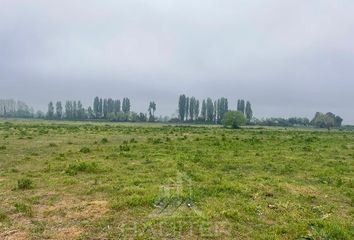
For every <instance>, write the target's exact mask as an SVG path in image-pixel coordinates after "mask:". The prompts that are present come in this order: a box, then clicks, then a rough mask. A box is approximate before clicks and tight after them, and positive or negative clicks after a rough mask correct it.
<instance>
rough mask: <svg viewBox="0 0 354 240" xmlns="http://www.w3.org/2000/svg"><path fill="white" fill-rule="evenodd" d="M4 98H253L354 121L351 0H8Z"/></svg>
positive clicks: (3, 16)
mask: <svg viewBox="0 0 354 240" xmlns="http://www.w3.org/2000/svg"><path fill="white" fill-rule="evenodd" d="M0 85H1V86H0V98H14V99H19V100H24V101H26V102H27V103H28V104H30V105H32V106H34V107H36V108H37V109H38V108H40V109H43V110H44V109H45V108H46V105H47V103H48V102H49V101H50V100H52V101H56V100H66V99H72V100H75V99H76V100H82V101H83V103H84V104H85V105H86V106H87V105H88V104H90V105H91V104H92V99H93V98H94V96H96V95H98V96H102V97H112V98H123V97H125V96H126V97H130V98H131V101H132V108H133V109H132V110H134V111H144V112H145V111H146V110H147V105H148V101H150V100H155V101H156V103H157V108H158V111H157V114H158V115H159V114H163V115H171V114H174V113H175V112H176V109H177V101H178V95H179V94H180V93H185V94H187V95H194V96H196V97H198V98H204V97H207V96H210V97H212V98H217V97H222V96H225V97H228V99H229V105H230V107H231V108H235V107H236V101H237V99H238V98H244V99H247V100H250V101H251V102H252V104H253V109H254V113H255V116H256V117H260V118H261V117H269V116H278V117H289V116H304V117H312V116H313V115H314V113H315V112H316V111H322V112H328V111H331V112H333V113H335V114H339V115H340V116H342V117H343V118H344V120H345V123H350V124H354V1H353V0H286V1H285V0H253V1H250V0H125V1H123V0H121V1H120V0H105V1H102V0H96V1H93V0H52V1H49V0H0Z"/></svg>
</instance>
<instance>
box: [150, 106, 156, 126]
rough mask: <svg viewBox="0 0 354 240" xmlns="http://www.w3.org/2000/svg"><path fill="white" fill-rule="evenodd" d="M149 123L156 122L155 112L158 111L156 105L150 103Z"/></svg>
mask: <svg viewBox="0 0 354 240" xmlns="http://www.w3.org/2000/svg"><path fill="white" fill-rule="evenodd" d="M148 111H149V122H155V111H156V103H155V102H150V103H149V108H148Z"/></svg>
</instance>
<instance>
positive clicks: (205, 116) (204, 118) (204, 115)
mask: <svg viewBox="0 0 354 240" xmlns="http://www.w3.org/2000/svg"><path fill="white" fill-rule="evenodd" d="M200 114H201V118H202V120H203V121H206V119H207V106H206V102H205V100H203V102H202V109H201V113H200Z"/></svg>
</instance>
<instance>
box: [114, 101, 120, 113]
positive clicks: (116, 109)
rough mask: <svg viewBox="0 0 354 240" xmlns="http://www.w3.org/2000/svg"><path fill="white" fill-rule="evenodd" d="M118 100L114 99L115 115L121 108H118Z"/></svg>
mask: <svg viewBox="0 0 354 240" xmlns="http://www.w3.org/2000/svg"><path fill="white" fill-rule="evenodd" d="M120 107H121V106H120V100H115V101H114V113H115V115H117V114H118V113H119V112H120V111H121V109H120Z"/></svg>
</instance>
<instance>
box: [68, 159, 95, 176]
mask: <svg viewBox="0 0 354 240" xmlns="http://www.w3.org/2000/svg"><path fill="white" fill-rule="evenodd" d="M98 170H99V169H98V164H97V163H95V162H81V163H75V164H70V165H69V167H68V168H67V169H66V171H65V172H66V173H67V174H69V175H72V176H73V175H76V174H78V173H79V172H86V173H95V172H98Z"/></svg>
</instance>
